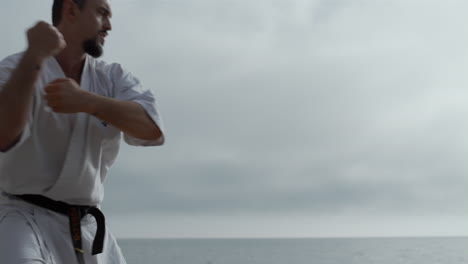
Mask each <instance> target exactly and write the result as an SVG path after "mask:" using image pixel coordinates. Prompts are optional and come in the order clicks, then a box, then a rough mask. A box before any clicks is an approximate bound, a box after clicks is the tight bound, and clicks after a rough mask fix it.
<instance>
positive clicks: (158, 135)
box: [150, 125, 164, 145]
mask: <svg viewBox="0 0 468 264" xmlns="http://www.w3.org/2000/svg"><path fill="white" fill-rule="evenodd" d="M151 131H152V132H151V139H150V140H158V141H159V144H158V145H163V144H164V134H163V132H162V131H161V129H159V127H158V126H157V125H154V126H153V127H152V129H151Z"/></svg>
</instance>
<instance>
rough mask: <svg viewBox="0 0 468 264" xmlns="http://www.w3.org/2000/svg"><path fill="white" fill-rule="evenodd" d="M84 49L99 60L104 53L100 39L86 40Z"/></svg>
mask: <svg viewBox="0 0 468 264" xmlns="http://www.w3.org/2000/svg"><path fill="white" fill-rule="evenodd" d="M83 49H84V51H85V52H86V53H88V54H89V55H91V56H92V57H94V58H99V57H101V56H102V54H103V53H104V50H103V48H102V46H101V45H100V44H99V40H98V37H95V38H93V39H88V40H85V41H84V42H83Z"/></svg>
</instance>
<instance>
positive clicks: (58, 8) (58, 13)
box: [52, 0, 86, 26]
mask: <svg viewBox="0 0 468 264" xmlns="http://www.w3.org/2000/svg"><path fill="white" fill-rule="evenodd" d="M63 1H64V0H54V5H53V6H52V24H53V25H54V26H58V24H60V21H61V20H62V9H63ZM72 1H73V2H75V4H76V5H77V6H78V8H79V9H80V10H83V8H84V6H85V4H86V0H72Z"/></svg>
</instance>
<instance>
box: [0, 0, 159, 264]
mask: <svg viewBox="0 0 468 264" xmlns="http://www.w3.org/2000/svg"><path fill="white" fill-rule="evenodd" d="M52 13H53V14H52V15H53V26H52V25H50V24H47V23H45V22H39V23H38V24H36V25H35V26H34V27H32V28H31V29H29V30H28V32H27V37H28V48H27V50H26V51H24V52H22V53H18V54H15V55H12V56H10V57H7V58H6V59H4V60H3V61H1V62H0V192H1V195H0V263H8V264H19V263H22V264H32V263H47V264H60V263H64V264H65V263H66V264H73V263H112V264H119V263H125V260H124V258H123V256H122V253H121V250H120V248H119V247H118V245H117V243H116V240H115V238H114V236H113V235H112V233H111V232H109V230H108V229H107V230H106V225H105V222H104V216H103V214H102V212H101V211H100V210H99V208H100V206H99V205H100V203H101V202H102V200H103V196H104V188H103V183H104V179H105V176H106V174H107V171H108V169H109V167H110V166H111V165H112V163H113V162H114V160H115V158H116V156H117V153H118V150H119V144H120V140H121V137H122V134H123V137H124V140H125V142H126V143H128V144H130V145H140V146H157V145H162V144H163V142H164V135H163V132H162V122H161V118H160V114H159V111H158V108H157V106H156V102H155V97H154V95H153V93H152V92H151V90H149V89H145V88H143V87H142V86H141V84H140V83H139V81H138V80H137V79H136V78H135V77H133V76H132V75H131V74H130V73H129V72H127V71H125V70H124V69H123V68H122V67H121V66H120V65H119V64H107V63H105V62H103V61H100V60H97V59H96V58H97V57H99V56H101V54H102V53H103V46H104V42H105V38H106V36H107V34H108V32H109V31H110V30H111V29H112V27H111V23H110V19H111V17H112V11H111V7H110V2H109V0H55V1H54V4H53V11H52Z"/></svg>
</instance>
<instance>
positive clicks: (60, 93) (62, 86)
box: [44, 78, 91, 114]
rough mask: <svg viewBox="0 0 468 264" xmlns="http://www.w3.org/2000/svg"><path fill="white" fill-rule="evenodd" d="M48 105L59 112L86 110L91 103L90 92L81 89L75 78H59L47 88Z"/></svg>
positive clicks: (69, 112)
mask: <svg viewBox="0 0 468 264" xmlns="http://www.w3.org/2000/svg"><path fill="white" fill-rule="evenodd" d="M44 90H45V93H46V94H45V99H46V100H47V105H48V106H49V107H50V108H52V110H53V111H54V112H57V113H68V114H71V113H80V112H86V111H87V108H89V104H90V99H91V98H90V93H89V92H87V91H84V90H82V89H80V86H79V85H78V83H76V82H75V80H73V79H68V78H67V79H57V80H55V81H53V82H51V83H49V84H48V85H47V86H46V87H45V88H44Z"/></svg>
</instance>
